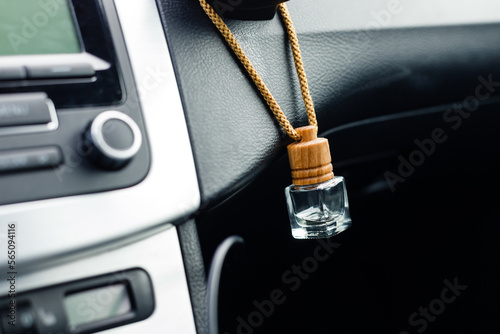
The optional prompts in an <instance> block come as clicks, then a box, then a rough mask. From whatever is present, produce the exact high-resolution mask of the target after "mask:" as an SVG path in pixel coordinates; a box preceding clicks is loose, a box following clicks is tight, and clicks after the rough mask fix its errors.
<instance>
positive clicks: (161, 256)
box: [0, 227, 196, 334]
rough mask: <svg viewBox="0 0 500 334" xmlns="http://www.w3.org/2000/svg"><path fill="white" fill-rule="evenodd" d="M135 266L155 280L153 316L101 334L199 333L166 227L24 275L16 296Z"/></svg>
mask: <svg viewBox="0 0 500 334" xmlns="http://www.w3.org/2000/svg"><path fill="white" fill-rule="evenodd" d="M25 247H26V246H25ZM133 268H142V269H144V270H145V271H146V272H147V273H148V274H149V275H150V277H151V281H152V284H153V290H154V293H155V309H154V311H153V314H152V315H151V316H150V317H149V318H147V319H146V320H143V321H140V322H136V323H132V324H130V325H125V326H120V327H117V328H114V329H110V330H106V331H101V332H99V333H106V334H137V333H176V334H195V333H196V329H195V324H194V319H193V311H192V309H191V302H190V299H189V292H188V287H187V283H186V278H185V272H184V264H183V262H182V254H181V250H180V246H179V238H178V236H177V230H176V229H175V228H168V227H164V228H163V231H156V233H155V234H154V235H150V236H148V237H146V238H143V239H142V240H139V241H136V242H135V243H133V244H130V245H127V246H125V247H120V248H117V249H113V250H109V251H107V252H103V253H101V254H98V255H95V256H90V257H87V258H83V259H79V260H77V261H73V262H68V263H65V264H63V265H61V266H57V267H54V268H47V269H43V270H40V271H37V272H34V273H30V274H27V275H22V276H19V277H18V279H17V282H16V287H17V292H18V293H22V292H26V291H29V290H34V289H37V288H40V287H45V286H51V285H56V284H60V283H65V282H71V281H74V280H79V279H81V278H83V277H93V276H99V275H103V274H113V273H117V274H120V273H121V272H123V271H124V270H127V269H133ZM82 274H83V275H82ZM8 284H10V283H9V282H7V280H5V279H2V280H0V291H8V290H9V286H8ZM48 311H50V310H48ZM57 320H58V321H60V320H59V319H57ZM68 333H69V332H68Z"/></svg>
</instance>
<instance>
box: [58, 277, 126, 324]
mask: <svg viewBox="0 0 500 334" xmlns="http://www.w3.org/2000/svg"><path fill="white" fill-rule="evenodd" d="M64 307H65V309H66V315H67V317H68V325H69V326H70V328H75V327H77V326H82V325H86V324H90V323H93V322H96V321H101V320H106V319H110V318H114V317H117V316H120V315H124V314H127V313H129V312H130V311H131V310H132V303H131V301H130V297H129V295H128V291H127V287H126V286H125V284H113V285H107V286H104V287H100V288H96V289H91V290H85V291H81V292H77V293H73V294H69V295H67V296H66V298H65V299H64Z"/></svg>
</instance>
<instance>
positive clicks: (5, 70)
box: [0, 66, 26, 81]
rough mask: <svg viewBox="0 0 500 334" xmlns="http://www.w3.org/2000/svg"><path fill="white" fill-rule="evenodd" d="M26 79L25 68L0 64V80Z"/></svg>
mask: <svg viewBox="0 0 500 334" xmlns="http://www.w3.org/2000/svg"><path fill="white" fill-rule="evenodd" d="M22 79H26V70H25V69H24V67H22V66H9V67H2V66H0V81H2V80H22Z"/></svg>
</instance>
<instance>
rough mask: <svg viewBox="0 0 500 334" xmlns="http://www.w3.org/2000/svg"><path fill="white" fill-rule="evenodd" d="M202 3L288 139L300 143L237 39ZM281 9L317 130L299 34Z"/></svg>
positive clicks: (307, 105)
mask: <svg viewBox="0 0 500 334" xmlns="http://www.w3.org/2000/svg"><path fill="white" fill-rule="evenodd" d="M199 1H200V5H201V7H202V8H203V10H204V11H205V13H206V14H207V15H208V17H209V18H210V20H212V22H213V23H214V25H215V26H216V27H217V29H218V30H219V31H220V33H221V34H222V36H223V37H224V39H225V40H226V42H227V44H228V45H229V47H230V48H231V49H232V50H233V52H234V54H235V55H236V57H238V59H239V60H240V62H241V64H242V65H243V67H244V68H245V70H246V71H247V72H248V74H249V75H250V78H251V79H252V80H253V82H254V83H255V85H256V86H257V89H258V90H259V92H260V93H261V94H262V96H263V97H264V100H265V101H266V103H267V104H268V106H269V108H271V111H272V113H273V114H274V116H275V117H276V119H277V120H278V123H279V124H280V125H281V127H282V128H283V130H285V132H286V133H287V134H288V136H290V137H291V138H292V139H294V140H296V141H300V140H301V137H300V135H299V134H298V133H297V131H295V129H294V128H293V126H292V125H291V124H290V122H289V121H288V119H287V118H286V116H285V114H284V113H283V111H282V110H281V108H280V106H279V105H278V103H277V102H276V100H275V98H274V97H273V95H272V94H271V92H270V91H269V89H268V88H267V86H266V84H265V83H264V81H263V80H262V78H261V77H260V75H259V74H258V73H257V70H256V69H255V68H254V67H253V65H252V63H251V62H250V59H248V57H247V55H246V54H245V52H244V51H243V49H242V48H241V46H240V44H239V43H238V41H237V40H236V37H235V36H234V35H233V33H232V32H231V30H230V29H229V27H228V26H227V25H226V24H225V23H224V21H223V20H222V18H221V17H220V16H219V14H217V12H216V11H215V10H214V9H213V8H212V6H210V5H209V4H208V3H207V2H206V0H199ZM279 9H280V11H281V16H282V18H283V22H284V23H285V26H286V28H287V33H288V37H289V39H290V45H291V48H292V52H293V59H294V62H295V68H296V70H297V74H298V77H299V82H300V89H301V92H302V98H303V99H304V104H305V107H306V111H307V118H308V120H309V124H310V125H313V126H316V127H317V126H318V123H317V120H316V112H315V111H314V104H313V101H312V98H311V95H310V93H309V87H308V84H307V77H306V72H305V70H304V64H303V62H302V56H301V53H300V48H299V41H298V38H297V33H296V32H295V28H294V27H293V23H292V19H291V18H290V13H289V12H288V9H287V7H286V5H285V4H284V3H282V4H280V5H279Z"/></svg>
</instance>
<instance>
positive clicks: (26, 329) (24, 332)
mask: <svg viewBox="0 0 500 334" xmlns="http://www.w3.org/2000/svg"><path fill="white" fill-rule="evenodd" d="M14 319H15V320H14V322H13V324H15V326H14V325H12V324H10V323H9V322H10V321H11V317H9V316H8V315H7V314H2V326H3V329H4V331H3V332H2V331H1V330H0V333H5V334H35V333H37V331H36V324H35V323H36V319H35V313H34V312H33V309H32V308H31V306H29V305H25V304H23V305H17V306H16V313H15V317H14Z"/></svg>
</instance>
